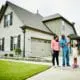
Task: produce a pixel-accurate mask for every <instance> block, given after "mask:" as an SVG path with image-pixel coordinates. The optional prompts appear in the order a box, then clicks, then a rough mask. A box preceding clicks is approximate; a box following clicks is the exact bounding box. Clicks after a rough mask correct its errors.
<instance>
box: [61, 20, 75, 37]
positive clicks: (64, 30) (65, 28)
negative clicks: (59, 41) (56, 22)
mask: <svg viewBox="0 0 80 80" xmlns="http://www.w3.org/2000/svg"><path fill="white" fill-rule="evenodd" d="M61 34H65V35H66V36H67V35H69V34H75V33H74V30H73V28H72V26H70V25H69V24H68V23H67V22H65V21H63V20H62V26H61Z"/></svg>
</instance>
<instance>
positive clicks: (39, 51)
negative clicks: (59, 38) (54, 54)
mask: <svg viewBox="0 0 80 80" xmlns="http://www.w3.org/2000/svg"><path fill="white" fill-rule="evenodd" d="M50 43H51V41H50V40H44V39H36V38H31V52H32V56H34V57H47V56H50V55H51V48H50Z"/></svg>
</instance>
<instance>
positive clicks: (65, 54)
mask: <svg viewBox="0 0 80 80" xmlns="http://www.w3.org/2000/svg"><path fill="white" fill-rule="evenodd" d="M65 63H66V65H67V66H69V50H68V49H67V50H65V49H63V64H62V65H63V66H65Z"/></svg>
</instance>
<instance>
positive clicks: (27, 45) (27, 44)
mask: <svg viewBox="0 0 80 80" xmlns="http://www.w3.org/2000/svg"><path fill="white" fill-rule="evenodd" d="M31 38H39V39H45V40H52V38H53V36H52V35H49V34H45V33H42V32H38V31H34V30H28V29H27V30H26V39H25V51H26V52H25V53H26V54H25V55H26V56H31V55H32V51H31Z"/></svg>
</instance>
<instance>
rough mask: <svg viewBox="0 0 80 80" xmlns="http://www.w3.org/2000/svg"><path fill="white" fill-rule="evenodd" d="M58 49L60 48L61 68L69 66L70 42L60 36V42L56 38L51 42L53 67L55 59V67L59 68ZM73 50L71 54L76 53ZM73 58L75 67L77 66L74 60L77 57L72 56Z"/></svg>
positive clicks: (63, 36)
mask: <svg viewBox="0 0 80 80" xmlns="http://www.w3.org/2000/svg"><path fill="white" fill-rule="evenodd" d="M60 47H61V48H62V66H63V67H65V66H70V63H69V53H70V40H69V39H67V38H66V37H65V35H62V36H61V39H60V41H59V37H58V36H54V39H53V40H52V41H51V49H52V63H53V66H55V59H56V63H57V66H59V52H60ZM73 48H74V49H73V50H74V51H73V52H74V53H76V51H75V47H73ZM76 50H77V49H76ZM74 58H75V60H74V62H75V63H76V64H75V65H77V60H76V58H77V57H76V56H74Z"/></svg>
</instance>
